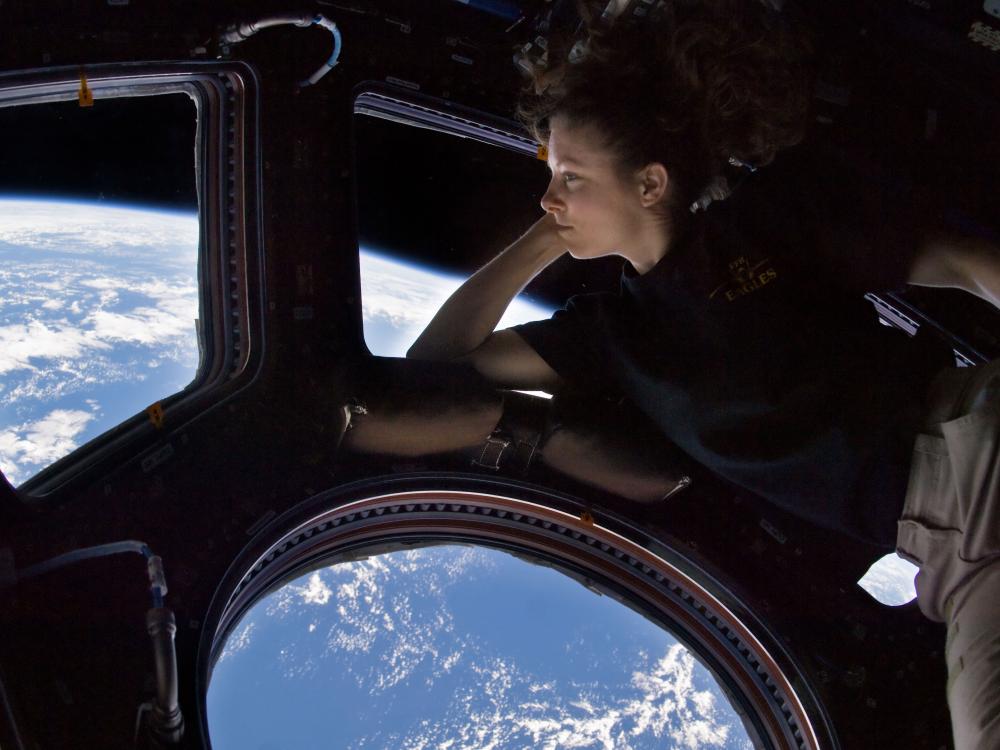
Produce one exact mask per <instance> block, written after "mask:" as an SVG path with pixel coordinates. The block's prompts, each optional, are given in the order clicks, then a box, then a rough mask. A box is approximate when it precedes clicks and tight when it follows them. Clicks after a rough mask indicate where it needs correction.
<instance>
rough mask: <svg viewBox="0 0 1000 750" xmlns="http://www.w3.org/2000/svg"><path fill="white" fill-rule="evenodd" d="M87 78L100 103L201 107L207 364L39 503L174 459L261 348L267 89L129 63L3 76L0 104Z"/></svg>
mask: <svg viewBox="0 0 1000 750" xmlns="http://www.w3.org/2000/svg"><path fill="white" fill-rule="evenodd" d="M81 74H83V75H85V76H86V85H87V87H88V88H89V89H90V90H91V92H92V94H93V97H94V100H95V104H96V106H100V101H101V100H102V99H111V98H135V97H144V96H156V95H162V94H177V93H180V94H186V95H188V96H190V97H191V99H192V100H193V102H194V104H195V108H196V125H195V128H196V131H195V180H196V183H197V184H196V189H197V195H198V223H199V248H198V270H197V275H198V296H199V318H198V320H199V326H198V339H199V352H200V357H199V365H198V371H197V374H196V376H195V378H194V380H193V381H192V382H191V383H190V384H189V385H188V386H187V387H186V388H184V389H183V390H181V391H179V392H177V393H174V394H171V395H169V396H166V397H164V398H162V399H161V400H160V401H158V402H156V403H155V404H152V405H150V406H151V407H152V406H154V405H155V406H158V407H159V408H160V409H162V419H156V418H154V416H153V415H152V414H151V413H150V410H149V409H146V410H143V411H140V412H139V413H138V414H135V415H133V416H132V417H130V418H128V419H126V420H125V421H124V422H121V423H119V424H117V425H114V426H111V427H109V428H108V429H107V430H106V431H105V432H103V433H101V434H100V435H98V436H97V437H95V438H93V439H92V440H90V441H88V442H87V443H85V444H84V445H82V446H80V447H78V448H76V449H75V450H73V451H71V452H70V453H69V454H67V455H66V456H63V457H62V458H60V459H58V460H57V461H55V462H54V463H52V464H50V465H49V466H47V467H46V468H44V469H42V470H41V471H39V472H38V473H37V474H35V475H34V476H32V477H30V478H29V479H27V480H26V481H25V482H23V483H22V484H20V485H19V486H18V487H17V488H16V489H15V490H14V493H15V494H16V496H17V498H18V499H19V500H21V501H25V502H38V501H42V500H45V499H46V498H51V497H52V496H54V495H59V494H62V492H63V491H65V490H68V489H71V488H73V487H78V486H80V485H82V484H84V483H86V482H88V481H90V480H92V479H93V478H94V477H96V476H99V475H101V474H104V473H107V472H108V471H109V470H111V469H112V468H114V467H116V466H118V465H120V464H122V463H124V462H127V461H131V460H133V459H136V458H138V459H139V460H140V465H141V468H142V470H143V471H144V472H149V471H152V470H153V469H154V468H155V467H156V466H158V465H159V464H160V463H162V462H163V461H164V460H166V459H167V458H169V455H170V453H171V451H170V450H169V448H170V446H169V442H165V441H164V440H163V437H164V434H169V433H171V432H173V431H174V430H176V429H178V428H179V427H180V426H182V425H184V424H186V423H187V422H189V421H191V420H192V419H194V418H195V417H197V416H198V415H200V414H201V413H203V412H204V411H206V410H207V409H208V408H209V407H211V406H215V405H218V404H219V403H221V402H223V401H224V400H226V399H228V398H229V397H231V396H232V395H234V394H235V393H236V392H237V391H239V390H241V389H242V388H243V387H245V386H246V385H248V384H249V383H250V382H251V381H252V380H253V379H254V378H255V377H256V374H257V372H258V371H259V368H260V363H261V360H262V355H263V351H264V328H263V311H264V285H263V278H264V276H263V262H264V259H263V246H262V231H261V217H260V211H259V207H260V192H261V191H260V141H259V131H260V125H259V119H260V115H259V93H258V92H259V82H258V79H257V75H256V73H255V71H254V70H253V68H252V67H251V66H249V65H247V64H245V63H242V62H231V61H224V62H214V61H213V62H201V61H192V62H175V63H174V62H167V63H145V62H132V63H122V64H108V65H94V66H84V67H83V68H80V67H76V66H73V67H60V68H46V69H37V70H25V71H12V72H5V73H0V107H12V106H30V105H32V104H45V103H49V102H59V101H74V100H78V99H79V96H80V89H81Z"/></svg>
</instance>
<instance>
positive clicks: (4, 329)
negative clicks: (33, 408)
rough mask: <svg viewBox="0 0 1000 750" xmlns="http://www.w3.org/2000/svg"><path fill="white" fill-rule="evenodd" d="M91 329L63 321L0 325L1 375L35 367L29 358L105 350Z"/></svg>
mask: <svg viewBox="0 0 1000 750" xmlns="http://www.w3.org/2000/svg"><path fill="white" fill-rule="evenodd" d="M110 348H111V346H110V344H109V343H107V342H105V341H101V340H100V339H99V338H98V337H97V336H96V335H95V333H94V332H93V331H86V330H83V329H80V328H78V327H76V326H73V325H71V324H70V323H68V322H67V321H65V320H62V321H51V322H49V323H43V322H42V321H40V320H32V321H29V322H28V323H25V324H15V325H7V326H0V374H2V373H6V372H10V371H12V370H19V369H28V370H31V369H34V368H35V365H33V364H32V361H38V360H57V359H78V358H81V357H84V356H86V355H87V354H88V353H89V352H91V351H92V350H107V349H110Z"/></svg>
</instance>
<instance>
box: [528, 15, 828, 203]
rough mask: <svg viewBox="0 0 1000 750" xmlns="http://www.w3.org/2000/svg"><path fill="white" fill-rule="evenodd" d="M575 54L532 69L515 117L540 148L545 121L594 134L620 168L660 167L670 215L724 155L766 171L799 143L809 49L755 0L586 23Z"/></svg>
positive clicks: (724, 159)
mask: <svg viewBox="0 0 1000 750" xmlns="http://www.w3.org/2000/svg"><path fill="white" fill-rule="evenodd" d="M559 46H565V45H557V44H550V53H554V52H555V50H556V49H557V48H558V47H559ZM585 50H586V51H585V53H584V54H583V57H582V59H579V60H578V61H576V62H569V61H568V60H567V59H566V57H565V55H563V54H560V55H559V57H560V58H561V59H560V60H559V61H555V62H554V64H550V65H549V67H548V68H547V69H545V70H540V71H537V72H536V74H535V76H534V79H533V81H532V82H531V84H530V85H529V87H528V89H527V90H526V91H525V93H524V95H523V96H522V98H521V101H520V103H519V106H518V116H519V117H520V119H521V120H522V122H524V124H525V125H526V126H527V127H528V129H529V131H530V132H531V133H532V134H533V135H534V137H535V138H537V139H538V140H539V142H541V143H544V142H546V141H547V140H548V126H549V122H550V121H551V120H552V118H553V117H555V116H556V115H559V116H562V117H565V118H567V119H568V120H569V122H571V123H573V124H576V125H588V126H591V127H594V128H595V129H596V130H597V132H599V133H600V134H601V135H602V137H603V138H604V140H605V145H606V146H607V147H609V148H611V149H612V150H613V151H614V152H615V153H616V154H617V155H618V157H619V163H620V165H621V167H622V168H623V170H624V171H632V170H635V169H639V168H641V167H642V166H644V165H646V164H648V163H650V162H660V163H662V164H664V165H665V166H666V167H667V170H668V172H669V173H670V176H671V181H672V182H673V185H674V189H673V191H672V196H673V201H672V205H671V206H670V209H671V213H672V214H674V215H675V217H678V216H681V215H682V213H681V211H680V210H681V209H683V208H686V207H687V206H688V205H690V203H691V202H692V201H693V200H695V199H696V198H697V197H698V196H699V194H700V192H701V191H702V190H703V189H704V188H705V187H706V186H707V185H708V184H709V183H710V182H711V181H712V179H713V178H715V177H716V176H718V175H719V174H721V172H722V170H723V166H724V165H725V164H726V163H727V162H728V161H729V160H730V158H735V159H738V160H739V161H741V162H745V163H748V164H752V165H756V166H761V165H765V164H768V163H769V162H770V161H771V160H772V159H774V156H775V154H777V153H778V151H780V150H781V149H783V148H786V147H788V146H791V145H794V144H796V143H798V142H799V141H801V140H802V138H803V134H804V131H805V123H806V114H807V110H808V105H809V101H810V94H811V75H810V67H811V66H810V65H809V64H808V63H809V56H810V54H811V44H810V43H809V40H808V37H807V36H806V34H805V33H804V32H803V31H801V30H800V29H797V28H793V27H792V25H791V24H789V23H788V22H787V21H786V19H785V18H783V17H781V16H779V15H778V14H777V13H775V12H773V11H768V10H766V9H765V8H764V7H763V6H762V4H761V3H760V2H759V0H700V1H699V2H692V1H691V0H672V2H670V3H668V5H667V6H666V8H665V11H664V12H663V13H662V14H661V15H660V16H659V17H658V18H656V19H654V20H647V21H646V22H643V23H623V22H619V23H617V24H615V25H614V26H612V27H611V28H610V29H600V28H594V27H592V28H591V29H590V31H589V34H588V37H587V40H586V47H585ZM554 57H556V55H555V54H553V58H554Z"/></svg>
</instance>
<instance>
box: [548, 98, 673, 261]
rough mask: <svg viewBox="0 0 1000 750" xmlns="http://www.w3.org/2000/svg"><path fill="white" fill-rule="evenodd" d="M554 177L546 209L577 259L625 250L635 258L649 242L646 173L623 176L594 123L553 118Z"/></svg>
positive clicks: (551, 160) (551, 159)
mask: <svg viewBox="0 0 1000 750" xmlns="http://www.w3.org/2000/svg"><path fill="white" fill-rule="evenodd" d="M550 130H551V132H550V135H549V144H548V164H549V169H550V170H551V171H552V179H551V180H550V181H549V186H548V189H547V190H546V191H545V195H544V196H542V201H541V203H542V208H543V209H545V210H546V211H548V212H549V213H551V214H552V215H553V217H554V218H555V220H556V223H557V224H559V226H560V227H561V229H560V230H559V237H560V239H562V240H563V242H565V244H566V249H567V250H568V251H569V253H570V255H572V256H573V257H574V258H597V257H600V256H603V255H612V254H615V255H623V256H625V257H627V258H629V259H630V260H632V257H633V255H635V254H636V252H637V251H638V248H639V246H640V245H641V244H648V243H649V226H648V225H649V222H650V219H651V218H657V216H658V215H657V216H653V215H651V212H650V211H649V210H648V209H649V205H648V204H649V201H648V200H646V198H645V193H644V186H643V178H642V175H640V174H636V175H635V176H634V178H629V177H626V176H623V175H622V173H621V169H620V167H619V165H618V163H617V159H616V157H615V155H614V154H613V153H612V152H611V151H610V150H609V149H608V148H607V147H606V146H604V145H603V143H602V140H601V138H600V136H599V134H598V133H597V131H596V130H594V129H593V128H592V127H590V126H587V125H580V126H575V125H572V124H571V123H569V122H568V121H567V120H566V119H565V118H562V117H560V116H556V117H554V118H553V119H552V121H551V123H550Z"/></svg>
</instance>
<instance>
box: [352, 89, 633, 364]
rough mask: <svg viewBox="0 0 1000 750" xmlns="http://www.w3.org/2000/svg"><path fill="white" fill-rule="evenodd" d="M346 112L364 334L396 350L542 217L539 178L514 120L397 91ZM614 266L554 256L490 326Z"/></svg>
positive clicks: (558, 299) (598, 280) (539, 312)
mask: <svg viewBox="0 0 1000 750" xmlns="http://www.w3.org/2000/svg"><path fill="white" fill-rule="evenodd" d="M354 109H355V116H354V143H355V160H356V165H357V166H356V172H357V207H358V242H359V250H360V261H359V262H360V276H361V307H362V316H363V327H364V339H365V343H366V345H367V346H368V349H369V350H370V351H371V352H372V353H373V354H377V355H381V356H391V357H400V356H403V355H404V354H405V353H406V350H407V349H408V348H409V346H410V344H412V343H413V341H414V340H415V339H416V338H417V336H418V335H419V334H420V332H421V331H422V330H423V329H424V327H425V326H426V325H427V323H428V322H430V320H431V318H432V317H433V316H434V313H436V312H437V310H438V308H440V307H441V304H442V303H443V302H444V301H445V300H446V299H447V298H448V296H449V295H450V294H451V293H452V292H453V291H454V290H455V289H457V288H458V286H459V285H460V284H461V283H462V282H463V281H464V280H465V279H466V278H467V277H468V276H470V275H471V274H472V273H473V272H475V271H476V270H477V269H478V268H480V267H481V266H483V265H485V264H486V263H487V262H488V261H489V260H490V259H491V258H493V257H494V256H495V255H497V254H498V253H499V252H500V251H501V250H503V249H504V247H506V246H507V245H508V244H510V243H511V242H513V241H514V240H516V239H517V238H518V237H519V236H520V235H521V234H523V233H524V232H525V231H526V230H527V229H528V227H530V226H531V224H532V223H534V222H535V221H536V220H538V219H539V218H541V216H542V215H543V212H542V209H541V207H540V206H539V201H540V200H541V197H542V195H543V194H544V192H545V188H546V185H547V184H548V180H549V173H548V169H547V167H546V165H545V163H544V162H543V161H540V160H539V159H538V146H537V144H535V143H534V142H532V141H531V140H529V139H528V138H527V137H526V136H525V135H524V134H523V133H520V132H519V129H518V126H517V125H516V124H515V123H513V122H507V121H500V120H494V119H492V118H490V117H489V116H488V115H486V114H484V113H480V112H475V111H471V110H466V109H463V108H460V107H458V106H457V105H454V104H451V103H449V102H438V101H435V100H431V99H427V100H424V99H421V100H420V102H417V101H416V97H415V95H412V94H407V95H404V94H402V93H401V92H390V93H385V92H377V91H369V92H366V93H363V94H361V95H360V96H359V97H358V98H357V100H356V101H355V107H354ZM620 265H621V262H620V261H617V260H613V259H606V260H600V261H596V262H595V261H590V262H588V263H583V262H580V261H574V260H573V259H572V258H569V257H568V256H567V257H564V258H561V259H560V260H558V261H557V262H556V263H554V264H553V265H552V267H551V268H549V269H547V270H546V271H545V272H544V273H543V274H541V275H540V276H539V277H537V278H536V279H534V280H533V281H532V282H531V283H530V284H529V285H528V286H527V288H526V289H525V290H524V291H523V292H522V293H521V294H520V295H518V297H516V298H515V299H514V301H513V302H512V303H511V305H510V307H509V308H508V310H507V312H506V314H505V315H504V317H503V318H502V319H501V320H500V322H499V324H498V326H497V327H498V328H501V329H502V328H507V327H509V326H511V325H516V324H518V323H524V322H527V321H529V320H540V319H545V318H548V317H549V316H550V315H551V314H552V312H553V311H554V310H555V309H557V308H559V307H561V306H562V305H563V303H564V302H565V301H566V299H567V298H568V297H570V296H572V295H573V294H576V293H579V292H584V291H597V290H599V289H600V288H603V287H607V288H611V287H610V286H609V285H614V284H617V276H618V270H617V269H619V268H620ZM602 285H603V286H602Z"/></svg>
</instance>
